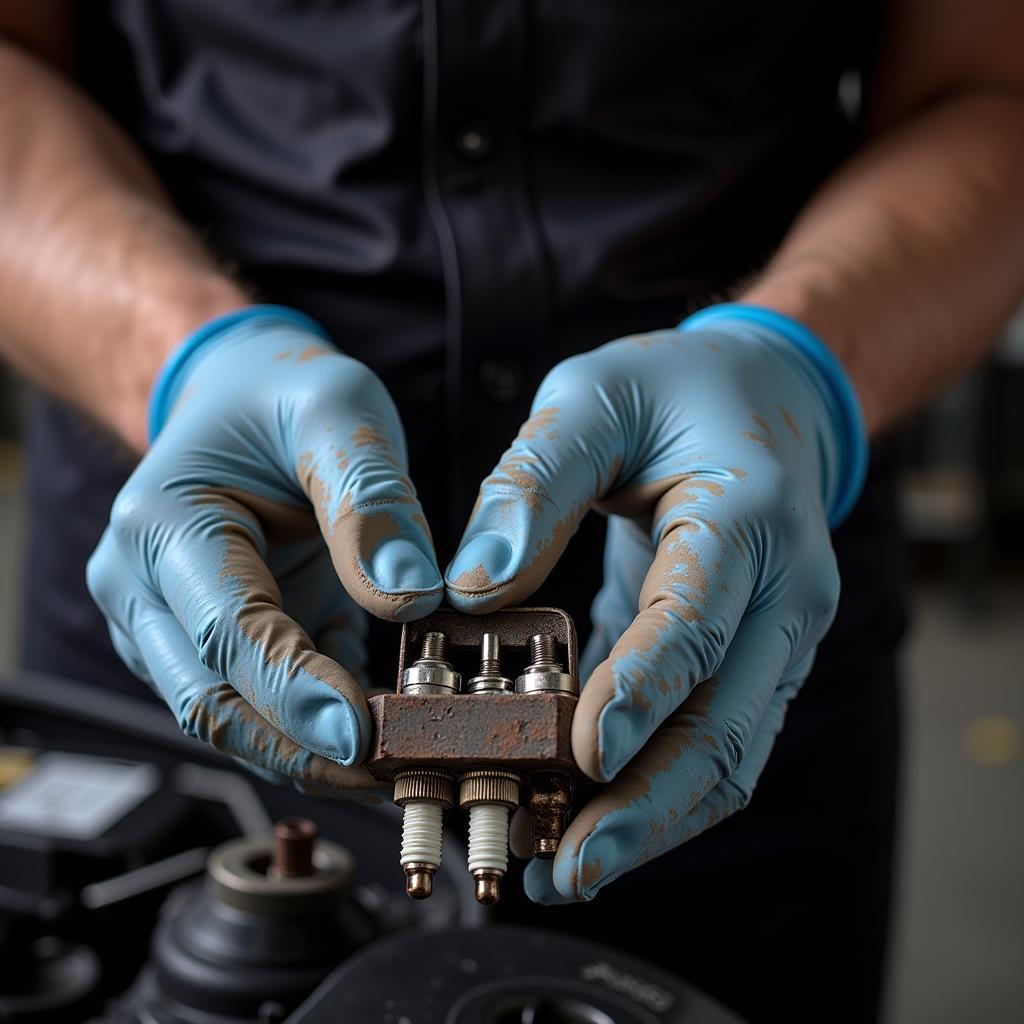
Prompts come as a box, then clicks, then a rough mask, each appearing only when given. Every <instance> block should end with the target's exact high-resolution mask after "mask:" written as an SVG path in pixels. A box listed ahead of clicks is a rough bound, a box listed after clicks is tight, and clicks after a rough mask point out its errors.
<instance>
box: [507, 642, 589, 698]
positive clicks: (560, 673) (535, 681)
mask: <svg viewBox="0 0 1024 1024" xmlns="http://www.w3.org/2000/svg"><path fill="white" fill-rule="evenodd" d="M530 657H531V659H532V661H531V662H530V664H529V665H527V666H526V668H525V669H524V670H523V674H522V675H521V676H519V677H518V678H517V679H516V693H568V694H571V695H572V696H574V697H577V696H579V692H580V681H579V680H578V679H577V678H576V677H575V676H573V675H570V674H569V673H568V672H566V671H564V670H563V669H562V663H561V662H560V661H559V660H558V655H557V649H556V647H555V638H554V637H553V636H552V635H551V634H550V633H538V634H537V635H536V636H533V637H531V638H530Z"/></svg>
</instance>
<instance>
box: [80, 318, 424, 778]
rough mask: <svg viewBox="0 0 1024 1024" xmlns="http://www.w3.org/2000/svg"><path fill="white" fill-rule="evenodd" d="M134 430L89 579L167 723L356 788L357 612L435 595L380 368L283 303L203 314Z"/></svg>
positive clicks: (117, 641) (385, 609) (272, 770)
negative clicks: (126, 472) (126, 468)
mask: <svg viewBox="0 0 1024 1024" xmlns="http://www.w3.org/2000/svg"><path fill="white" fill-rule="evenodd" d="M150 439H151V447H150V449H149V451H148V452H147V453H146V454H145V456H144V457H143V458H142V460H141V462H140V463H139V465H138V467H137V468H136V470H135V472H134V473H133V474H132V475H131V477H130V478H129V480H128V482H127V483H126V484H125V486H124V489H123V490H122V491H121V493H120V494H119V495H118V497H117V499H116V500H115V502H114V506H113V508H112V510H111V517H110V525H109V526H108V527H107V529H106V531H105V532H104V534H103V537H102V539H101V541H100V544H99V546H98V547H97V549H96V551H95V552H94V554H93V556H92V558H91V559H90V562H89V566H88V572H87V577H88V583H89V589H90V591H91V592H92V595H93V597H94V598H95V600H96V602H97V603H98V604H99V606H100V607H101V608H102V610H103V612H104V614H105V615H106V617H107V621H108V624H109V627H110V635H111V638H112V640H113V643H114V646H115V648H116V649H117V651H118V653H119V654H120V656H121V657H122V658H123V659H124V661H125V662H126V663H127V665H128V666H129V667H130V668H131V669H132V670H133V671H134V672H135V673H136V674H137V675H138V676H140V677H141V678H142V679H144V680H146V681H147V682H148V683H149V684H150V685H151V686H153V688H154V689H155V690H156V691H157V692H158V693H159V694H160V695H161V696H162V697H163V699H164V700H165V701H166V702H167V704H168V705H169V706H170V708H171V710H172V711H173V713H174V715H175V716H176V718H177V720H178V722H179V724H180V725H181V728H182V729H183V730H184V731H185V732H186V733H187V734H189V735H191V736H194V737H197V738H199V739H202V740H206V741H208V742H209V743H211V744H213V745H214V746H215V747H217V748H219V749H220V750H222V751H224V752H225V753H228V754H230V755H232V756H234V757H236V758H238V759H241V760H242V761H244V762H246V763H247V764H249V765H251V766H252V767H253V768H254V769H256V770H258V771H259V772H261V773H262V774H264V775H266V774H268V773H269V774H270V775H272V776H286V777H289V778H291V779H294V780H296V781H297V782H299V783H300V784H301V785H302V786H304V787H307V788H310V789H315V790H321V789H332V790H333V789H363V788H366V787H372V786H374V785H375V783H374V782H373V780H372V779H371V778H370V776H369V774H368V773H367V772H366V770H365V769H364V768H362V767H360V761H361V760H362V758H363V756H364V754H365V751H366V747H367V743H368V741H369V724H370V722H369V713H368V710H367V705H366V701H365V697H364V693H363V689H362V687H361V685H360V678H361V676H362V673H363V671H364V670H365V650H364V645H363V636H364V632H365V616H364V612H363V609H366V610H367V611H369V612H371V613H372V614H374V615H377V616H380V617H382V618H386V619H392V620H405V619H412V618H417V617H418V616H421V615H425V614H427V613H428V612H430V611H432V610H433V609H434V608H435V607H436V606H437V605H438V604H439V602H440V601H441V597H442V593H443V589H444V588H443V583H442V579H441V575H440V572H439V570H438V567H437V562H436V558H435V555H434V551H433V546H432V543H431V539H430V534H429V532H428V530H427V526H426V521H425V520H424V518H423V513H422V510H421V508H420V505H419V502H418V501H417V499H416V494H415V491H414V489H413V486H412V483H411V482H410V480H409V477H408V474H407V457H406V447H405V439H404V436H403V433H402V428H401V424H400V422H399V419H398V413H397V411H396V409H395V406H394V404H393V402H392V400H391V398H390V396H389V395H388V393H387V391H386V390H385V388H384V385H383V384H382V383H381V382H380V380H379V379H378V378H377V377H376V376H375V375H374V374H373V373H372V372H371V371H370V370H369V369H367V368H366V367H365V366H363V365H362V364H361V363H359V362H357V361H356V360H354V359H350V358H349V357H347V356H345V355H343V354H341V353H340V352H339V351H338V350H337V349H336V348H335V347H334V345H333V344H332V343H331V341H330V340H329V339H328V337H327V336H326V335H325V334H324V332H323V331H322V330H321V329H320V327H319V326H318V325H317V324H316V323H314V322H313V321H312V320H310V319H309V318H308V317H306V316H304V315H303V314H301V313H298V312H296V311H295V310H291V309H287V308H285V307H278V306H251V307H247V308H244V309H241V310H238V311H236V312H234V313H229V314H227V315H226V316H223V317H218V318H217V319H215V320H212V321H210V322H209V323H207V324H206V325H204V326H203V327H201V328H200V329H199V330H197V331H196V332H194V333H193V334H192V335H190V336H189V337H188V338H187V339H186V340H185V341H184V342H183V343H182V344H181V345H180V346H179V347H178V349H177V350H176V351H175V352H174V353H172V355H171V356H170V357H169V359H168V360H167V362H166V363H165V364H164V367H163V368H162V370H161V372H160V375H159V377H158V379H157V383H156V385H155V387H154V389H153V394H152V396H151V398H150Z"/></svg>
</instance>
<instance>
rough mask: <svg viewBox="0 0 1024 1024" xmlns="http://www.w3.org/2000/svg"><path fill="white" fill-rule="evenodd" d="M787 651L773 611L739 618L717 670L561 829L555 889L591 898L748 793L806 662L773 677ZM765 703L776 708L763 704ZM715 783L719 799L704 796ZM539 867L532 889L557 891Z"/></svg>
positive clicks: (539, 895)
mask: <svg viewBox="0 0 1024 1024" xmlns="http://www.w3.org/2000/svg"><path fill="white" fill-rule="evenodd" d="M791 651H792V645H791V642H790V637H789V635H788V632H787V630H786V629H785V628H784V627H783V626H781V625H780V624H778V622H777V621H776V620H775V619H774V618H773V617H771V616H768V615H759V616H756V617H750V618H748V619H745V620H744V622H743V624H742V625H741V626H740V628H739V630H738V631H737V633H736V637H735V639H734V640H733V643H732V645H731V646H730V649H729V653H728V655H727V657H726V658H725V660H724V662H723V664H722V667H721V669H720V670H719V672H718V673H717V675H716V676H714V677H712V678H711V679H708V680H706V681H705V682H702V683H700V684H699V685H698V686H697V687H696V688H695V689H694V691H693V693H692V694H691V695H690V697H689V698H688V699H687V700H686V701H684V702H683V703H682V705H681V706H680V707H679V708H678V709H677V710H676V711H675V712H674V713H673V714H672V715H671V716H670V717H669V718H668V720H667V721H666V722H665V723H664V724H663V725H662V726H661V728H660V729H658V730H657V732H655V733H654V735H653V736H652V737H651V739H650V740H649V741H648V742H647V744H646V745H645V746H644V748H643V750H642V751H641V752H640V753H639V754H637V756H636V757H635V758H634V759H633V760H632V761H631V762H630V763H629V764H628V765H627V766H626V767H625V768H624V769H623V770H622V771H621V772H620V773H619V774H618V776H617V777H616V778H615V780H614V781H613V782H611V783H609V784H608V785H607V786H606V787H605V788H604V789H603V790H601V791H600V792H599V793H598V795H597V796H596V797H594V799H593V800H591V801H590V803H589V804H587V805H586V806H585V807H584V808H583V809H582V810H581V812H580V813H579V814H578V815H577V817H576V818H575V819H574V820H573V822H572V823H571V825H570V826H569V828H568V829H567V830H566V834H565V836H564V838H563V839H562V842H561V844H560V846H559V850H558V855H557V856H556V858H555V861H554V865H553V869H552V873H551V876H550V877H551V883H552V884H553V886H554V889H555V890H556V891H557V894H558V895H559V896H560V897H562V898H564V899H568V900H588V899H592V898H593V896H594V895H595V894H596V893H597V891H598V890H599V889H601V888H602V887H603V886H604V885H606V884H607V883H608V882H610V881H612V880H613V879H615V878H618V877H619V876H620V875H622V874H623V873H625V872H626V871H628V870H630V869H631V868H634V867H637V866H639V865H640V864H642V863H644V862H645V861H648V860H650V859H651V858H653V857H656V856H657V855H658V854H660V853H663V852H664V851H665V850H667V849H670V848H671V847H674V846H678V845H679V844H680V843H682V842H685V841H686V840H687V839H688V838H690V837H691V836H692V835H694V834H696V832H697V831H701V830H702V829H703V828H706V827H708V826H710V825H711V824H713V820H712V817H714V816H713V815H712V814H711V813H710V812H711V811H712V810H715V809H717V811H716V814H717V815H718V816H721V817H724V816H725V815H726V814H727V813H732V812H733V811H735V810H737V809H738V808H739V807H741V806H743V805H744V804H745V803H746V801H747V800H748V799H749V798H750V794H751V793H752V791H753V787H754V783H755V782H756V778H757V776H758V775H759V774H760V771H761V768H762V767H763V765H764V762H765V760H766V759H767V756H768V751H769V750H770V749H771V743H772V741H773V740H774V737H775V735H776V734H777V732H778V731H779V729H780V728H781V725H782V717H783V714H784V709H785V704H786V702H787V701H788V699H789V698H790V697H791V696H792V693H793V692H794V691H795V688H796V684H798V683H799V682H800V681H802V678H803V674H805V673H806V671H807V669H808V668H809V665H810V661H809V659H805V660H804V661H803V663H802V665H801V668H800V673H801V674H800V677H799V679H797V680H796V681H795V683H794V685H793V686H791V687H785V688H783V687H780V680H781V679H782V677H783V674H784V673H785V672H786V666H787V663H788V661H789V658H790V655H791ZM773 707H774V708H775V709H776V711H777V712H778V713H777V714H776V713H769V711H770V709H771V708H773ZM748 759H749V761H748ZM720 787H721V788H720ZM713 791H717V792H718V793H719V796H720V798H721V799H719V800H716V801H714V802H713V803H712V804H706V805H705V804H703V801H704V800H705V798H706V797H707V796H708V794H710V793H712V792H713ZM702 806H703V809H704V810H703V811H702V812H698V813H697V814H692V813H691V812H693V811H694V809H695V808H700V807H702ZM704 812H709V813H704ZM702 815H703V820H698V819H701V817H702ZM715 820H717V819H715ZM542 875H543V870H542V869H540V868H535V869H534V871H533V875H532V882H531V883H530V884H531V885H532V886H534V887H535V888H534V889H532V891H531V895H532V896H533V897H534V898H536V899H538V901H540V902H555V901H557V897H556V896H555V895H554V894H553V893H551V892H545V887H544V885H543V881H542V878H541V876H542Z"/></svg>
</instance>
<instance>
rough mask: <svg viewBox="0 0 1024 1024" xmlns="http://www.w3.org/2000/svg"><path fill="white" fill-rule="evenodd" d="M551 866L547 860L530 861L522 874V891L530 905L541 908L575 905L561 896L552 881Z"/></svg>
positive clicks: (572, 901) (573, 901)
mask: <svg viewBox="0 0 1024 1024" xmlns="http://www.w3.org/2000/svg"><path fill="white" fill-rule="evenodd" d="M552 870H553V865H552V862H551V861H549V860H532V861H530V863H529V864H527V865H526V870H525V871H524V872H523V891H524V892H525V893H526V895H527V897H528V898H529V899H530V901H531V902H532V903H537V904H539V905H540V906H542V907H558V906H565V905H566V904H568V903H575V902H576V901H575V900H573V899H572V898H571V897H567V896H563V895H562V893H560V892H559V891H558V889H557V888H556V887H555V883H554V880H553V879H552Z"/></svg>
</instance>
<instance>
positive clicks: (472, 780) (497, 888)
mask: <svg viewBox="0 0 1024 1024" xmlns="http://www.w3.org/2000/svg"><path fill="white" fill-rule="evenodd" d="M466 689H467V690H468V691H469V692H470V693H477V694H488V695H490V694H494V695H501V694H512V693H514V692H515V686H514V684H513V682H512V680H511V679H509V678H507V677H506V676H503V675H502V673H501V644H500V641H499V639H498V635H497V634H496V633H485V634H484V635H483V638H482V639H481V642H480V671H479V673H478V674H477V675H475V676H473V678H472V679H470V680H469V682H468V683H467V685H466ZM459 806H460V807H462V808H464V809H465V808H468V810H469V858H468V862H469V871H470V874H471V875H472V876H473V878H474V880H475V882H476V892H475V895H476V899H477V902H479V903H483V904H485V905H490V904H493V903H497V902H498V899H499V898H500V895H501V879H502V878H503V877H504V875H505V872H506V871H507V870H508V816H509V811H513V810H515V809H516V807H518V806H519V776H518V775H517V774H516V773H515V772H511V771H507V770H505V769H502V768H480V769H477V770H475V771H470V772H466V773H465V774H464V775H463V776H462V778H461V780H460V785H459Z"/></svg>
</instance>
